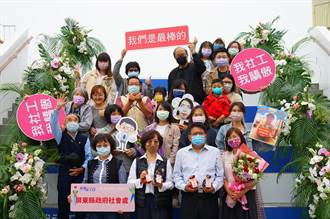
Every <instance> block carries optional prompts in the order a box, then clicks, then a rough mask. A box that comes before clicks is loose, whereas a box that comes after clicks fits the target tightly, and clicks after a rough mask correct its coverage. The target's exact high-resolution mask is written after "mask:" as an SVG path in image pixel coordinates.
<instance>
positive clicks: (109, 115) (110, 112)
mask: <svg viewBox="0 0 330 219" xmlns="http://www.w3.org/2000/svg"><path fill="white" fill-rule="evenodd" d="M122 117H124V112H123V110H122V109H121V108H120V107H119V106H118V105H116V104H111V105H108V106H107V107H106V109H105V112H104V118H105V119H106V120H107V122H108V123H109V124H110V129H111V131H110V135H111V137H112V138H113V139H114V140H115V142H116V145H117V146H118V145H119V141H118V140H117V138H116V134H117V133H118V130H117V129H116V125H117V123H118V122H119V120H120V119H121V118H122ZM112 154H113V155H114V157H115V158H117V159H118V160H120V161H122V162H123V165H124V167H125V170H126V175H127V176H128V173H129V170H130V168H131V165H132V162H133V160H134V158H135V157H137V155H138V151H137V150H136V149H135V147H134V143H130V142H127V145H126V150H125V151H121V150H118V149H117V148H116V149H114V150H113V151H112Z"/></svg>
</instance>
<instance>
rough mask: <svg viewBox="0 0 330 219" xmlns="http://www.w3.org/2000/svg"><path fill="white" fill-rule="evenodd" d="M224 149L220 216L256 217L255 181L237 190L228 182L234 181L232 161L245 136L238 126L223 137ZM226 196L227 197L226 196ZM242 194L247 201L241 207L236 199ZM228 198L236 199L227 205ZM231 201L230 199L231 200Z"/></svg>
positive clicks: (239, 218)
mask: <svg viewBox="0 0 330 219" xmlns="http://www.w3.org/2000/svg"><path fill="white" fill-rule="evenodd" d="M225 143H226V151H225V153H224V154H223V158H222V160H223V165H224V170H225V180H224V188H225V195H224V196H223V197H222V203H223V204H222V211H220V212H221V214H222V215H221V216H222V217H221V218H226V219H243V218H244V219H258V218H259V217H258V208H257V199H256V192H255V189H256V187H255V186H256V184H257V182H255V181H251V182H248V183H245V188H244V189H243V190H241V191H239V192H236V191H233V190H232V189H231V188H230V183H233V182H235V177H234V171H233V163H234V162H235V160H236V159H237V157H238V156H239V154H240V147H242V145H243V144H245V138H244V136H243V134H242V133H241V131H240V130H239V129H238V128H234V127H233V128H230V129H229V130H228V132H227V134H226V138H225ZM227 196H228V197H227ZM243 196H246V199H247V203H246V205H245V206H244V208H245V209H243V206H242V204H241V203H240V202H239V201H238V200H239V199H241V198H242V197H243ZM228 198H230V199H231V200H233V201H236V204H234V206H232V203H230V205H228V204H229V203H228V201H227V200H228ZM231 202H232V201H231Z"/></svg>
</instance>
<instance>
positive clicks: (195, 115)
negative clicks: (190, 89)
mask: <svg viewBox="0 0 330 219" xmlns="http://www.w3.org/2000/svg"><path fill="white" fill-rule="evenodd" d="M197 122H200V123H203V124H204V125H205V126H206V128H207V139H206V144H207V145H212V146H215V138H216V136H217V132H216V131H215V130H214V129H213V128H212V127H211V125H210V124H209V119H208V116H207V113H206V111H205V109H204V107H203V106H195V107H194V108H193V109H192V111H191V115H190V117H189V126H191V125H192V124H193V123H197ZM188 145H190V141H189V138H188V130H185V131H184V132H182V134H181V137H180V143H179V148H180V149H181V148H183V147H186V146H188Z"/></svg>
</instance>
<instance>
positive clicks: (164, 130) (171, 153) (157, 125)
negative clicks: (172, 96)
mask: <svg viewBox="0 0 330 219" xmlns="http://www.w3.org/2000/svg"><path fill="white" fill-rule="evenodd" d="M173 121H174V118H173V115H172V107H171V105H170V104H169V103H167V102H161V103H160V104H159V105H158V107H157V109H156V118H155V122H154V123H153V124H151V125H149V126H148V127H147V128H146V131H149V130H156V131H158V132H159V133H160V135H161V136H162V137H163V145H161V147H160V148H159V149H160V150H159V151H158V153H159V154H160V155H161V156H163V157H165V158H166V159H168V160H170V162H171V165H172V166H173V165H174V162H175V155H176V152H177V151H178V147H179V139H180V134H181V133H180V129H179V127H178V126H177V125H175V124H174V123H173Z"/></svg>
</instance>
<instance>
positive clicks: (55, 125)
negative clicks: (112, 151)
mask: <svg viewBox="0 0 330 219" xmlns="http://www.w3.org/2000/svg"><path fill="white" fill-rule="evenodd" d="M59 114H60V112H59V111H58V110H56V109H55V110H54V111H53V112H52V114H51V116H50V127H51V129H52V133H53V135H54V137H55V140H56V142H57V144H60V142H61V139H62V130H61V127H60V124H59V122H58V116H59ZM76 135H77V133H76ZM75 137H76V136H74V138H75ZM92 158H93V156H92V151H91V144H90V142H89V139H88V138H87V141H86V144H85V161H84V164H83V165H82V167H83V168H85V169H87V162H88V161H89V160H91V159H92Z"/></svg>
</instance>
